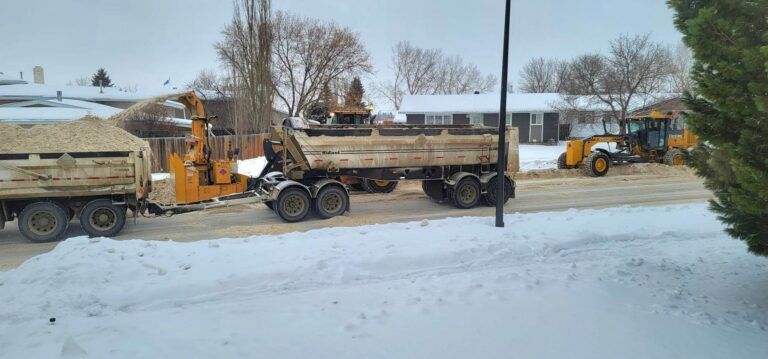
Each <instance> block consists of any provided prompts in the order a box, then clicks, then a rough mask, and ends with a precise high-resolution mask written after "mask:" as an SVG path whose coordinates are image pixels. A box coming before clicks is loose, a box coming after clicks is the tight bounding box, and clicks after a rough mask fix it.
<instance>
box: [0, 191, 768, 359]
mask: <svg viewBox="0 0 768 359" xmlns="http://www.w3.org/2000/svg"><path fill="white" fill-rule="evenodd" d="M505 222H506V224H507V227H505V228H495V227H494V225H493V224H494V221H493V218H479V217H478V218H469V217H465V218H449V219H445V220H436V221H426V220H424V221H421V222H411V223H392V224H384V225H372V226H363V227H351V228H341V227H335V228H325V229H320V230H313V231H308V232H303V233H289V234H283V235H276V236H255V237H250V238H245V239H216V240H207V241H199V242H191V243H176V242H169V241H141V240H120V241H114V240H110V239H105V238H94V239H88V238H86V237H79V238H72V239H68V240H66V241H65V242H62V243H60V244H59V245H58V246H57V247H56V248H55V249H54V250H53V251H51V252H49V253H46V254H43V255H40V256H37V257H34V258H32V259H30V260H28V261H27V262H25V263H24V264H23V265H21V266H20V267H19V268H17V269H14V270H11V271H8V272H4V273H0V303H2V305H0V348H2V349H0V357H2V358H14V359H16V358H62V357H64V358H81V357H87V358H111V359H120V358H302V359H304V358H320V359H322V358H334V359H336V358H447V359H450V358H491V359H493V358H554V359H558V358H568V359H572V358H622V359H624V358H630V359H632V358H642V359H648V358H697V359H701V358H739V359H752V358H755V359H757V358H760V359H763V358H768V341H767V340H766V337H767V334H768V332H767V331H766V327H768V309H767V308H768V305H767V304H766V303H768V291H766V288H768V263H766V261H765V258H762V257H757V256H754V255H752V254H749V253H748V252H747V249H746V247H745V245H744V243H743V242H741V241H736V240H733V239H730V238H728V236H727V235H726V234H725V233H724V232H723V225H722V224H721V223H720V222H719V221H718V220H717V219H716V215H714V214H712V213H711V212H709V211H708V210H707V205H706V204H704V203H702V204H696V205H684V206H666V207H641V208H629V207H622V208H610V209H601V210H581V211H577V210H569V211H564V212H545V213H531V214H508V215H506V216H505ZM52 317H55V318H56V321H55V324H49V318H52Z"/></svg>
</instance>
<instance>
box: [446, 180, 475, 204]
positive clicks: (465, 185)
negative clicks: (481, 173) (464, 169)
mask: <svg viewBox="0 0 768 359" xmlns="http://www.w3.org/2000/svg"><path fill="white" fill-rule="evenodd" d="M450 194H451V196H450V197H451V201H452V202H453V206H454V207H456V208H459V209H470V208H472V207H474V206H476V205H477V203H478V202H480V196H481V193H480V182H478V181H477V179H475V178H473V177H464V178H462V179H461V180H460V181H459V183H457V184H456V185H455V186H454V187H453V189H451V191H450Z"/></svg>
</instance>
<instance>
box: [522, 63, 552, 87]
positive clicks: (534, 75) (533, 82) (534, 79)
mask: <svg viewBox="0 0 768 359" xmlns="http://www.w3.org/2000/svg"><path fill="white" fill-rule="evenodd" d="M555 76H556V70H555V61H554V60H547V59H544V58H543V57H536V58H533V59H531V60H530V61H528V63H527V64H525V66H523V68H522V69H521V70H520V91H521V92H524V93H544V92H554V87H555Z"/></svg>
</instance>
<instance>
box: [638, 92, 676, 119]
mask: <svg viewBox="0 0 768 359" xmlns="http://www.w3.org/2000/svg"><path fill="white" fill-rule="evenodd" d="M653 111H659V112H663V113H666V112H670V111H672V112H685V111H688V106H686V105H685V104H684V103H683V101H682V97H680V96H674V97H671V98H667V99H665V100H661V101H657V102H654V103H651V104H649V105H646V106H643V107H639V108H637V109H635V110H633V111H632V115H634V116H644V115H648V114H650V113H651V112H653Z"/></svg>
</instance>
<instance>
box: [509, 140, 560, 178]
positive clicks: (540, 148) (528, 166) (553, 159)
mask: <svg viewBox="0 0 768 359" xmlns="http://www.w3.org/2000/svg"><path fill="white" fill-rule="evenodd" d="M563 152H565V142H561V143H560V144H559V145H557V146H545V145H520V172H528V171H531V170H543V169H550V168H557V158H558V157H559V156H560V154H561V153H563Z"/></svg>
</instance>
